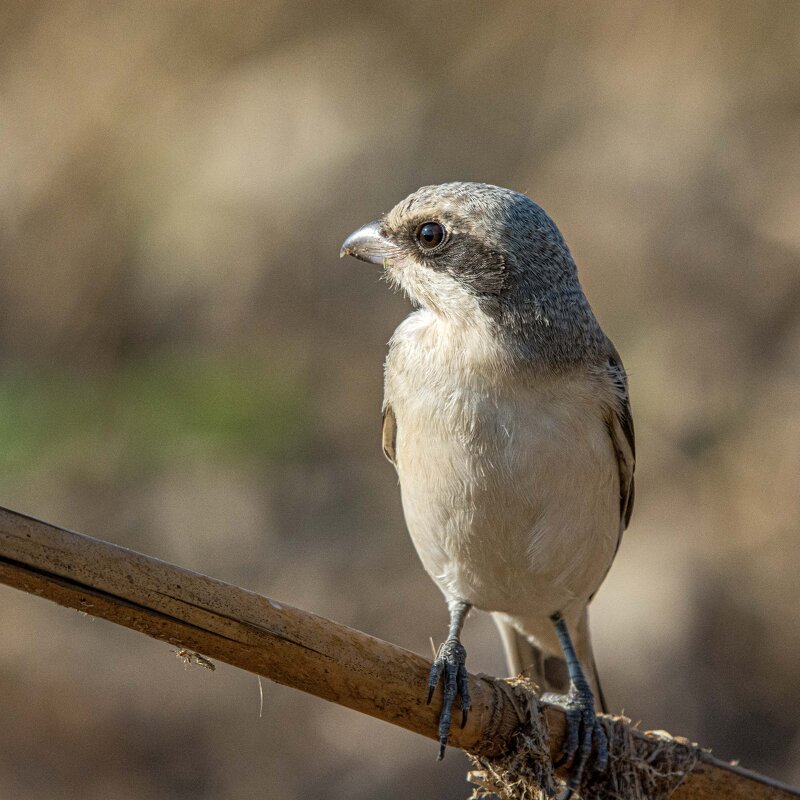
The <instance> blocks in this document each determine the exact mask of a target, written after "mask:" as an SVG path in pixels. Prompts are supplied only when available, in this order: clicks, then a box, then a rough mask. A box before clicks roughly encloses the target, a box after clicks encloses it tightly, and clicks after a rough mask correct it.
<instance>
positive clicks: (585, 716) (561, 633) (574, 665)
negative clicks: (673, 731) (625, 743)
mask: <svg viewBox="0 0 800 800" xmlns="http://www.w3.org/2000/svg"><path fill="white" fill-rule="evenodd" d="M550 619H552V621H553V624H554V625H555V626H556V633H557V634H558V641H559V643H560V644H561V649H562V650H563V652H564V660H565V661H566V662H567V670H568V672H569V692H568V693H567V694H566V695H563V694H553V693H551V692H546V693H545V694H543V695H542V700H544V701H546V702H549V703H553V704H554V705H558V706H560V707H561V708H563V709H564V713H565V714H566V717H567V739H566V742H565V744H564V752H563V753H562V755H561V758H560V760H559V762H558V763H557V764H556V766H561V765H562V764H565V763H567V762H568V761H569V760H570V759H572V758H573V757H574V756H576V755H577V757H576V759H575V762H574V763H573V765H572V768H571V769H570V773H569V779H568V780H567V788H566V789H565V791H564V792H563V793H562V795H561V796H560V797H559V800H569V798H570V797H572V795H573V794H574V793H575V791H576V790H577V789H578V788H579V787H580V785H581V778H582V776H583V771H584V769H585V768H586V762H587V761H588V759H589V756H590V755H591V752H592V743H594V745H595V747H596V748H597V759H596V761H595V765H594V769H596V770H597V771H598V772H602V771H603V770H604V769H605V768H606V765H607V763H608V738H607V736H606V732H605V730H604V729H603V727H602V726H601V725H600V723H599V722H598V720H597V717H596V715H595V713H594V696H593V695H592V690H591V688H590V686H589V681H588V680H586V675H584V673H583V668H582V667H581V662H580V661H578V656H577V654H576V653H575V647H574V646H573V644H572V638H571V637H570V635H569V630H567V623H566V622H564V618H563V617H562V616H561V614H558V613H557V614H553V616H552V617H551V618H550Z"/></svg>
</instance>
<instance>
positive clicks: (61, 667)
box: [0, 0, 800, 800]
mask: <svg viewBox="0 0 800 800" xmlns="http://www.w3.org/2000/svg"><path fill="white" fill-rule="evenodd" d="M798 75H800V6H798V5H797V4H796V3H791V2H769V3H767V2H722V0H709V1H708V2H697V3H693V4H685V3H677V2H674V3H673V2H670V3H650V4H645V3H637V2H614V3H556V2H544V3H533V4H532V3H528V2H521V1H519V0H509V2H502V3H482V4H477V3H476V4H464V3H452V2H444V3H438V4H429V3H422V2H418V0H409V1H407V2H404V3H390V2H377V3H366V2H358V1H357V0H354V1H353V2H343V3H338V4H325V3H306V4H299V3H296V4H291V3H283V2H278V0H265V1H263V2H259V3H254V2H246V1H245V0H235V1H234V2H228V3H213V2H205V1H202V0H198V1H197V2H179V1H177V0H176V2H170V3H146V2H133V3H100V2H90V1H89V0H72V1H71V0H66V1H65V2H60V3H56V2H52V0H40V1H39V2H27V3H22V2H14V1H12V0H6V2H5V3H3V6H2V9H1V10H0V141H2V148H0V259H2V272H0V503H2V504H3V505H7V506H10V507H12V508H16V509H18V510H21V511H26V512H28V513H31V514H33V515H35V516H39V517H43V518H45V519H48V520H51V521H53V522H56V523H59V524H63V525H67V526H71V527H74V528H77V529H80V530H84V531H86V532H89V533H94V534H96V535H99V536H102V537H104V538H110V539H112V540H114V541H118V542H120V543H123V544H126V545H128V546H131V547H134V548H137V549H141V550H144V551H146V552H148V553H151V554H153V555H157V556H160V557H163V558H166V559H169V560H172V561H176V562H178V563H180V564H182V565H184V566H187V567H191V568H194V569H197V570H200V571H205V572H209V573H211V574H213V575H215V576H217V577H220V578H223V579H225V580H228V581H231V582H234V583H238V584H240V585H245V586H248V587H250V588H253V589H255V590H258V591H261V592H265V593H269V594H271V595H273V596H275V597H278V598H280V599H282V600H285V601H287V602H289V603H292V604H294V605H297V606H300V607H302V608H306V609H309V610H313V611H316V612H318V613H321V614H324V615H326V616H330V617H333V618H335V619H337V620H339V621H341V622H345V623H348V624H350V625H353V626H356V627H359V628H361V629H363V630H366V631H369V632H371V633H374V634H376V635H378V636H381V637H384V638H387V639H390V640H392V641H394V642H397V643H399V644H402V645H404V646H407V647H411V648H413V649H416V650H418V651H420V652H427V651H428V649H429V644H428V637H429V636H433V637H434V639H437V640H438V639H439V638H440V637H441V636H442V634H443V632H444V629H445V628H444V625H445V619H446V613H445V609H444V604H443V603H442V601H441V598H440V597H439V595H438V591H437V590H436V589H435V588H434V587H433V585H432V584H431V583H430V581H429V580H428V578H427V577H426V576H425V574H424V572H423V570H422V568H421V567H420V566H419V564H418V563H417V561H416V557H415V555H414V552H413V549H412V546H411V544H410V542H409V541H408V538H407V536H406V534H405V531H404V527H403V521H402V515H401V511H400V505H399V497H398V493H397V488H396V483H395V478H394V474H393V471H392V469H391V467H390V466H389V465H388V464H385V463H384V462H383V456H382V454H381V451H380V445H379V426H380V418H379V406H380V397H381V361H382V358H383V354H384V350H385V342H386V340H387V339H388V337H389V335H390V333H391V331H392V330H393V328H394V326H395V325H396V324H397V323H398V322H399V321H400V319H401V318H402V317H403V315H404V314H405V313H406V310H407V309H406V306H405V304H404V301H403V300H402V298H399V297H397V296H393V295H391V294H390V293H389V291H388V290H387V288H386V286H385V285H383V284H381V283H380V282H379V280H378V275H377V273H376V272H375V271H371V270H370V269H369V268H368V267H367V266H366V265H360V264H357V263H355V262H353V263H340V262H339V261H338V259H337V254H338V248H339V244H340V243H341V241H342V239H343V238H344V236H345V235H346V234H348V233H349V232H350V231H351V230H353V229H354V228H355V227H357V226H358V225H360V224H361V223H363V222H366V221H367V220H369V219H371V218H373V217H374V216H376V215H377V214H378V213H380V212H381V211H384V210H387V209H388V208H390V207H391V206H392V205H393V204H394V203H395V202H396V201H397V200H399V199H400V198H401V197H403V196H404V195H405V194H407V193H408V192H409V191H411V190H413V189H415V188H416V187H417V186H419V185H422V184H426V183H436V182H440V181H442V180H453V179H459V180H483V181H487V182H491V183H498V184H501V185H507V186H511V187H513V188H516V189H519V190H522V191H526V192H527V193H529V194H530V195H531V196H532V197H533V198H534V199H536V200H537V201H538V202H540V203H541V204H542V205H543V206H544V207H545V208H546V209H547V210H548V211H549V212H550V213H551V214H552V215H553V217H554V218H555V219H556V221H557V222H558V223H559V225H560V227H561V228H562V230H563V232H564V234H565V236H566V238H567V240H568V242H570V245H571V247H572V250H573V252H574V254H575V255H576V259H577V261H578V264H579V266H580V268H581V270H582V273H581V275H582V280H583V283H584V286H585V288H586V290H587V293H588V295H589V297H590V300H591V301H592V303H593V305H594V307H595V310H596V311H597V313H598V316H599V317H600V319H601V321H602V322H603V324H604V327H605V329H606V330H607V331H608V333H609V334H610V335H611V336H612V337H613V338H614V340H615V341H616V343H617V345H618V347H619V349H620V351H621V352H622V354H623V357H624V359H625V362H626V365H627V367H628V369H629V372H630V375H631V389H632V397H633V406H634V413H635V417H636V425H637V434H638V449H639V467H638V486H637V508H636V510H635V513H634V518H633V524H632V527H631V529H630V530H629V531H628V533H627V534H626V537H625V540H624V543H623V546H622V549H621V551H620V555H619V557H618V560H617V563H616V565H615V567H614V569H613V570H612V572H611V574H610V576H609V578H608V580H607V582H606V585H605V586H604V588H603V590H602V591H601V593H600V595H599V596H598V598H597V600H596V601H595V604H594V608H593V616H594V626H595V629H596V634H595V636H596V639H597V650H598V659H599V662H600V665H601V670H602V672H603V674H604V676H605V683H606V688H607V694H608V695H609V697H610V700H611V702H612V705H613V706H614V707H615V708H622V707H624V709H625V711H626V712H627V713H628V714H629V715H631V716H633V717H634V718H639V719H642V720H643V723H644V725H645V726H650V727H666V728H669V729H672V730H673V731H674V732H676V733H680V734H684V735H688V736H690V737H692V738H695V739H697V740H699V741H701V742H702V744H704V745H707V746H711V747H713V748H714V749H715V751H716V752H717V754H718V755H720V756H723V757H730V758H740V759H741V760H742V762H743V763H744V764H746V765H747V766H751V767H754V768H758V769H760V770H763V771H766V772H768V773H770V774H772V775H774V776H776V777H779V778H783V779H785V780H789V781H795V782H800V733H799V732H798V724H797V719H798V710H800V683H798V681H797V678H796V675H797V665H798V664H799V663H800V626H799V625H798V623H797V620H798V618H799V616H800V588H798V577H797V576H798V574H800V548H798V529H799V528H800V495H799V494H798V489H797V487H798V481H799V480H800V447H798V438H799V437H798V434H800V270H799V269H798V266H799V262H800V225H798V220H800V136H799V135H798V130H799V129H800V84H799V83H798ZM231 519H235V520H236V525H235V526H234V527H231V525H230V522H229V520H231ZM2 596H3V603H2V606H1V607H0V636H2V640H1V644H0V679H1V683H0V718H2V719H3V720H5V724H4V725H3V726H2V728H1V729H0V794H2V796H4V797H14V798H21V799H22V800H34V799H35V800H39V799H40V798H41V799H44V798H48V799H49V798H56V797H58V798H81V799H82V800H92V798H103V799H104V800H105V799H106V798H115V799H116V798H120V800H125V799H126V798H140V797H150V798H154V799H155V798H183V797H186V798H189V797H191V798H193V800H199V799H200V798H218V797H232V798H233V797H235V798H239V797H241V798H245V797H259V798H265V797H266V798H273V797H274V798H304V799H305V798H314V797H320V798H322V797H325V798H330V797H348V798H374V797H385V798H400V797H440V798H441V797H448V798H450V797H452V798H460V797H464V796H465V795H466V793H467V787H466V786H465V785H464V783H463V775H464V771H465V766H466V764H465V761H464V759H463V757H461V756H460V755H459V754H458V753H455V752H454V753H452V754H450V756H449V757H448V758H447V759H446V760H445V762H444V764H443V765H437V764H436V763H435V760H434V756H435V752H434V748H432V747H431V745H430V743H428V742H426V741H421V740H420V741H417V740H416V738H415V737H412V736H410V735H408V734H405V733H403V732H401V731H395V730H392V729H389V727H388V726H385V725H383V724H381V723H379V722H375V721H373V720H369V719H365V718H359V717H358V716H357V715H355V714H352V713H349V712H345V711H343V710H340V709H338V708H335V707H331V706H328V705H326V704H324V703H322V702H320V701H316V700H312V699H310V698H306V697H304V696H301V695H299V694H297V693H294V692H292V691H289V690H285V689H282V688H281V687H277V686H273V685H271V684H267V683H266V682H265V685H264V711H263V716H262V717H259V713H258V712H259V692H258V685H257V681H256V678H255V677H253V676H251V675H245V674H241V673H238V672H236V671H234V670H232V669H227V668H223V667H221V668H219V669H217V671H216V672H213V673H212V672H209V671H206V670H203V669H199V668H188V669H187V668H185V667H184V666H183V665H182V663H181V661H180V660H179V659H177V658H175V656H174V654H171V653H170V652H169V649H168V648H167V647H165V646H164V645H162V644H158V643H154V642H151V641H149V640H146V639H144V638H143V637H140V636H137V635H135V634H133V633H130V632H127V631H121V630H115V629H113V628H112V626H110V625H107V624H105V623H103V622H93V621H91V620H89V619H87V618H83V617H80V616H78V615H76V614H74V613H73V612H68V611H65V610H62V609H59V608H56V607H51V606H50V605H48V604H45V603H44V602H43V601H40V600H35V599H33V598H31V597H27V596H24V595H21V594H18V593H15V592H13V591H12V590H9V589H6V590H3V591H2ZM465 641H466V645H467V649H468V651H469V653H470V662H469V663H470V666H471V668H472V669H473V670H476V671H478V670H484V671H487V672H495V673H498V672H502V671H503V665H502V659H501V656H500V652H499V642H498V640H497V638H496V636H495V634H494V631H493V630H492V626H491V623H490V621H489V620H488V619H487V618H486V617H485V616H482V615H476V617H475V618H474V619H472V620H471V621H470V623H469V624H468V626H467V633H466V639H465Z"/></svg>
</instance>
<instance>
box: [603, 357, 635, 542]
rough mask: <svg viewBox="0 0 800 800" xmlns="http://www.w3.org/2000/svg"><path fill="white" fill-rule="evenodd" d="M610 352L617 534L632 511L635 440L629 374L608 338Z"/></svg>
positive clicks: (625, 524) (611, 421)
mask: <svg viewBox="0 0 800 800" xmlns="http://www.w3.org/2000/svg"><path fill="white" fill-rule="evenodd" d="M609 349H610V354H609V357H608V364H607V370H608V376H609V378H610V379H611V383H612V385H613V387H614V393H615V395H616V403H615V406H614V408H612V409H611V414H610V415H609V419H608V430H609V433H610V434H611V441H612V442H613V443H614V450H615V451H616V454H617V465H618V468H619V511H620V537H621V536H622V531H624V530H625V528H627V527H628V523H629V522H630V521H631V514H632V513H633V497H634V480H633V473H634V469H635V467H636V440H635V438H634V433H633V415H632V414H631V401H630V397H629V396H628V376H627V374H626V373H625V367H623V366H622V360H621V359H620V357H619V353H617V350H616V348H615V347H614V345H613V344H611V342H609Z"/></svg>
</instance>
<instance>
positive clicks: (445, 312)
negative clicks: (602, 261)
mask: <svg viewBox="0 0 800 800" xmlns="http://www.w3.org/2000/svg"><path fill="white" fill-rule="evenodd" d="M346 255H351V256H355V257H356V258H359V259H361V260H362V261H368V262H371V263H373V264H380V265H382V266H383V267H384V268H385V271H386V275H387V277H388V278H389V280H390V281H392V282H393V283H394V284H396V285H397V286H399V287H401V288H402V289H403V290H404V291H405V292H406V293H407V294H408V296H409V297H410V299H411V300H412V301H413V302H414V303H417V304H419V305H421V306H424V307H426V308H429V309H431V310H432V311H434V312H435V313H437V314H439V315H441V316H444V317H448V318H451V319H457V320H462V321H470V320H472V319H474V315H475V314H478V313H480V314H483V315H488V316H489V317H491V318H493V319H495V320H496V321H498V322H501V323H503V324H504V325H505V326H508V325H511V326H517V325H520V324H522V320H521V317H525V318H530V319H537V318H538V319H540V320H544V321H545V323H546V324H549V323H548V321H547V319H546V317H547V314H548V312H549V309H550V308H551V307H552V306H553V303H552V302H551V301H550V300H549V299H548V298H550V299H552V295H553V293H556V294H562V295H563V294H574V290H575V289H577V291H578V292H579V293H580V286H579V284H578V280H577V274H576V270H575V264H574V262H573V260H572V257H571V256H570V253H569V250H568V248H567V246H566V244H565V242H564V239H563V238H562V236H561V234H560V233H559V231H558V228H556V226H555V223H554V222H553V221H552V220H551V219H550V217H549V216H548V215H547V214H546V213H545V212H544V211H543V210H542V209H541V208H540V207H539V206H538V205H536V203H534V202H533V201H532V200H530V199H529V198H528V197H526V196H525V195H523V194H520V193H518V192H513V191H511V190H509V189H502V188H500V187H498V186H489V185H487V184H482V183H445V184H441V185H438V186H424V187H422V188H421V189H418V190H417V191H416V192H414V193H413V194H411V195H409V196H408V197H407V198H406V199H405V200H403V201H401V202H400V203H398V204H397V205H396V206H395V207H394V208H393V209H392V210H391V211H389V212H388V213H387V214H385V215H384V216H383V217H381V218H380V219H378V220H375V221H374V222H370V223H369V224H367V225H364V226H363V227H362V228H359V229H358V230H357V231H355V232H354V233H353V234H351V235H350V236H349V237H348V238H347V239H346V240H345V242H344V244H343V245H342V249H341V251H340V256H346ZM581 295H582V293H581Z"/></svg>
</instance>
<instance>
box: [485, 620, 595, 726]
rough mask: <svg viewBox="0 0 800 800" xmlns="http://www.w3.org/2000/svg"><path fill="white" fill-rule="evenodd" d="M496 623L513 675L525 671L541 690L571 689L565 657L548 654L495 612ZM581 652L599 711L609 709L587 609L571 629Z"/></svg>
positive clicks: (525, 674)
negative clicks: (593, 649) (598, 667)
mask: <svg viewBox="0 0 800 800" xmlns="http://www.w3.org/2000/svg"><path fill="white" fill-rule="evenodd" d="M494 621H495V623H496V624H497V628H498V630H499V631H500V638H501V639H502V640H503V647H504V649H505V652H506V662H507V663H508V671H509V673H510V674H511V675H524V676H525V677H526V678H528V679H529V680H531V681H533V683H535V684H536V685H537V686H538V687H539V690H540V692H558V693H559V694H564V693H566V692H567V690H568V689H569V673H568V672H567V664H566V662H565V661H564V659H563V658H561V657H560V656H555V655H548V654H547V653H545V652H544V651H543V650H542V649H541V648H540V647H539V646H538V645H536V644H535V643H534V642H532V641H531V640H530V639H528V637H527V636H525V635H524V634H522V633H520V632H519V631H518V630H517V629H516V628H514V627H513V626H512V625H511V624H510V623H509V622H508V621H507V620H505V619H503V618H501V617H498V616H495V618H494ZM570 634H571V635H572V637H573V641H574V644H575V649H576V651H577V653H578V658H579V659H580V662H581V666H582V667H583V670H584V672H585V674H586V677H587V679H588V681H589V684H590V685H591V687H592V693H593V694H594V700H595V707H596V708H597V710H598V711H601V712H603V713H608V705H607V703H606V698H605V695H604V694H603V688H602V686H601V685H600V676H599V675H598V674H597V665H596V664H595V660H594V653H593V652H592V640H591V637H590V635H589V616H588V613H587V611H584V612H583V614H582V616H581V618H580V620H579V622H578V625H577V626H576V629H575V630H574V631H572V630H571V631H570Z"/></svg>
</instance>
